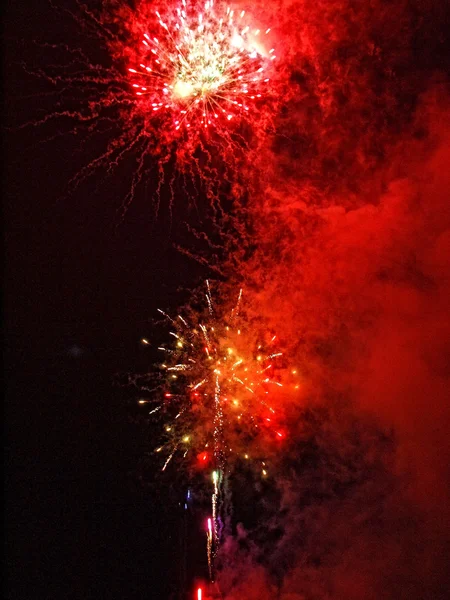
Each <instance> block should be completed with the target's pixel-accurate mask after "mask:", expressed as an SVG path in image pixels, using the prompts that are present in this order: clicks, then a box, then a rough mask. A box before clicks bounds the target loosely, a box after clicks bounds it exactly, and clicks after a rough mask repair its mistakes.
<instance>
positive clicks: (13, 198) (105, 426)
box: [3, 2, 204, 600]
mask: <svg viewBox="0 0 450 600" xmlns="http://www.w3.org/2000/svg"><path fill="white" fill-rule="evenodd" d="M65 4H67V5H69V3H65ZM59 5H60V6H61V5H63V3H59ZM61 28H62V29H61ZM3 33H4V52H3V84H4V114H5V117H4V126H5V127H4V131H3V144H4V146H3V153H4V159H5V166H4V177H3V186H4V222H5V226H4V243H5V273H4V275H5V277H4V279H5V288H4V289H5V297H4V315H5V319H4V323H5V354H4V361H5V373H6V415H5V416H6V431H5V433H6V481H5V484H6V513H5V518H6V557H7V558H6V565H7V583H6V587H5V590H6V593H5V597H7V598H9V599H11V600H13V599H14V600H15V599H17V600H19V599H26V598H55V599H56V598H58V599H59V598H85V599H87V598H110V599H114V598H117V599H118V598H128V599H132V598H144V597H145V598H168V597H190V591H189V590H183V587H184V586H183V585H181V575H180V570H181V564H180V557H181V556H182V555H181V554H180V548H181V546H180V544H181V543H184V542H183V540H182V539H181V538H182V533H180V532H182V527H181V525H182V523H183V521H182V516H181V512H180V510H179V509H177V504H176V502H175V500H176V496H173V495H172V496H170V498H169V496H167V490H165V488H164V487H162V488H161V490H158V487H157V486H156V487H152V488H151V489H143V488H142V487H141V486H140V485H139V483H138V482H137V477H136V475H135V474H136V471H138V470H139V462H140V459H141V458H142V456H143V454H144V453H145V452H146V451H147V450H148V449H149V446H150V444H151V442H150V439H149V438H150V437H151V431H149V430H148V429H147V428H145V427H142V426H141V425H139V424H137V423H136V422H135V421H134V419H133V418H130V413H131V414H133V413H134V412H135V405H136V398H137V396H136V393H135V392H130V390H124V389H122V388H120V387H118V386H116V385H114V381H115V376H116V374H117V373H123V372H133V371H145V369H146V368H147V367H148V366H149V365H150V363H151V349H150V350H148V348H146V347H145V346H143V345H142V344H141V343H140V339H141V338H142V337H145V336H147V337H151V335H152V325H151V320H152V318H153V317H154V316H155V312H156V308H157V307H158V306H160V307H163V308H167V307H171V306H173V307H175V306H177V304H178V303H179V302H180V301H184V300H186V297H187V292H183V291H182V292H181V293H178V294H177V293H176V290H177V289H179V287H180V286H181V287H183V289H185V287H184V286H186V287H188V286H191V285H194V286H195V285H196V283H197V282H198V281H199V280H200V278H201V277H203V275H204V273H203V271H202V270H201V269H199V267H198V266H197V265H195V264H193V262H192V261H190V260H189V259H187V258H185V257H184V256H182V255H181V254H180V253H179V252H177V251H176V250H175V249H174V248H173V241H174V239H175V240H176V241H178V242H179V241H180V237H178V239H177V228H178V229H179V230H180V231H181V227H182V226H181V222H182V218H180V219H178V218H177V217H176V216H175V217H174V216H173V214H172V215H171V214H170V212H169V211H168V210H167V208H165V201H166V200H167V198H165V197H164V196H163V197H162V202H161V205H162V208H161V210H160V212H159V214H158V216H155V208H154V205H153V202H152V199H151V192H147V193H145V192H143V193H142V194H141V195H140V196H139V197H138V198H136V201H135V202H133V204H132V205H131V207H130V210H129V211H128V212H127V214H126V215H125V217H121V216H120V205H121V200H122V197H121V194H122V192H124V193H126V189H127V188H126V186H127V183H126V177H127V176H128V177H129V176H130V173H131V174H132V171H130V170H127V168H128V167H127V166H125V170H124V172H123V173H118V174H116V175H115V176H113V178H112V180H111V181H108V180H106V183H104V185H103V183H100V181H99V176H94V178H91V179H90V180H89V181H88V182H87V183H85V184H83V185H81V186H80V188H78V189H77V190H76V191H75V192H74V193H72V194H70V195H67V194H66V191H67V182H68V180H69V178H70V177H71V176H72V175H73V174H74V173H76V171H77V168H81V167H82V166H83V164H84V163H85V157H84V156H83V153H82V152H81V153H80V152H79V147H80V139H79V138H80V136H79V135H78V136H77V135H71V134H69V135H63V136H61V137H59V136H58V137H56V138H55V139H53V140H51V141H46V138H49V137H52V135H53V134H54V133H57V132H58V131H62V132H63V133H64V132H67V131H70V129H71V127H70V126H67V124H66V123H64V122H61V121H58V123H57V124H56V125H55V126H54V128H53V125H50V127H49V128H45V127H44V128H43V127H40V126H36V127H34V126H33V125H31V126H29V127H24V128H22V127H21V125H22V124H24V123H26V122H27V121H29V120H30V119H31V120H37V119H38V118H39V117H42V116H43V115H45V114H46V113H47V112H49V111H51V105H52V102H54V99H52V97H51V96H48V95H46V94H47V92H49V91H51V86H49V84H48V82H46V81H45V78H40V77H34V76H31V75H29V74H27V70H29V68H30V67H29V65H32V66H33V67H34V68H36V66H37V67H39V66H40V67H41V68H42V69H43V70H44V71H45V68H46V64H47V61H48V60H49V58H48V55H47V53H46V50H45V49H43V48H42V46H40V45H36V44H35V42H36V40H37V41H39V42H42V41H43V40H44V41H45V40H46V39H48V40H49V41H52V40H59V39H61V33H63V36H64V38H65V39H66V40H67V43H68V44H69V45H71V44H74V45H76V44H77V43H78V42H79V36H80V35H81V34H80V32H79V29H78V26H77V25H76V23H75V22H74V21H73V19H71V18H70V17H69V16H67V15H66V17H64V15H63V14H61V13H60V12H57V11H55V10H54V9H53V8H52V7H51V6H50V4H47V3H45V2H43V3H41V2H36V3H32V2H28V3H17V2H8V5H7V9H6V11H5V15H4V22H3ZM85 43H88V44H91V46H92V47H91V48H90V50H91V51H93V52H95V51H96V49H95V43H96V42H95V40H94V41H92V40H90V41H89V40H88V41H87V42H86V41H85ZM99 46H100V44H99ZM99 52H100V51H99ZM39 53H40V54H41V56H39ZM103 58H104V57H102V56H100V60H102V59H103ZM89 150H90V151H91V152H92V154H93V155H95V153H96V152H101V151H102V150H103V147H102V145H101V141H99V142H98V148H97V147H95V146H94V147H92V145H91V146H90V147H89ZM131 168H132V167H131V166H130V167H129V169H131ZM122 175H123V176H124V180H122ZM128 181H129V179H128ZM180 235H181V234H180ZM149 352H150V354H149ZM199 560H200V571H201V563H202V560H203V559H199ZM192 562H193V563H195V558H194V559H193V560H192ZM187 586H188V588H189V586H190V583H188V584H187ZM184 593H185V594H187V596H183V594H184ZM179 594H180V595H179Z"/></svg>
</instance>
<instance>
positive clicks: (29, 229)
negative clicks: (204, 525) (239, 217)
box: [2, 0, 450, 600]
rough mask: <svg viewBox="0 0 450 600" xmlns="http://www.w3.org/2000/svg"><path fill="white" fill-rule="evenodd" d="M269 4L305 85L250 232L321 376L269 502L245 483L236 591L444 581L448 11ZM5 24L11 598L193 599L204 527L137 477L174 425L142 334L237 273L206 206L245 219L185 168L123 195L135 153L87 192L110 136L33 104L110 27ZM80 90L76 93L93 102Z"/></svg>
mask: <svg viewBox="0 0 450 600" xmlns="http://www.w3.org/2000/svg"><path fill="white" fill-rule="evenodd" d="M254 4H255V10H258V13H259V14H261V15H262V17H264V18H266V17H267V18H270V20H271V22H276V23H278V24H279V25H280V27H279V30H278V33H277V35H278V44H279V47H280V48H281V49H283V50H284V53H285V56H286V63H287V65H288V66H287V67H286V69H285V70H284V71H283V76H284V77H286V81H287V83H288V85H287V92H286V94H285V95H284V96H283V102H280V105H278V106H277V112H276V113H275V115H274V122H275V126H276V135H275V136H274V137H273V139H271V141H270V143H267V144H266V146H264V151H261V153H260V154H259V156H258V160H257V161H255V162H254V163H252V167H254V169H255V173H257V176H256V177H255V179H257V181H256V183H255V181H252V185H250V184H249V186H248V190H247V193H248V194H247V196H246V199H247V200H248V198H250V200H249V204H248V206H246V211H243V214H244V215H246V218H247V225H248V224H249V223H251V225H252V235H253V236H254V238H253V239H250V238H249V234H248V231H249V230H248V229H245V228H244V229H242V230H240V231H241V233H240V235H242V236H243V237H242V238H238V242H239V244H241V246H242V247H244V248H246V249H251V252H250V251H249V254H248V256H249V257H250V258H249V260H246V261H245V262H242V264H241V265H240V268H239V270H238V272H236V273H235V276H236V279H239V280H240V281H241V280H242V279H245V280H246V282H247V286H248V288H249V290H250V292H249V295H250V296H251V299H252V302H251V305H252V310H255V306H257V307H258V311H260V314H261V315H262V316H263V317H264V318H266V319H268V321H269V322H270V323H271V325H272V326H273V328H274V329H276V330H277V331H279V332H280V335H281V336H282V337H283V339H285V340H287V345H288V346H289V350H290V351H291V353H292V355H293V359H294V360H296V361H297V364H299V365H301V366H303V377H304V382H305V383H304V392H303V393H302V396H301V398H302V400H301V403H300V404H295V403H293V404H292V405H291V407H290V410H291V413H290V415H291V419H292V420H291V424H290V426H291V436H292V442H291V444H290V445H289V446H288V447H287V450H286V453H285V454H284V455H283V456H280V457H279V465H278V466H279V468H280V477H279V479H278V480H276V482H275V483H274V484H271V486H270V487H269V488H268V489H267V490H265V492H266V494H265V496H264V500H262V501H261V498H260V497H259V496H258V494H261V493H262V492H261V488H258V490H257V492H255V495H253V492H250V491H248V490H247V492H248V496H247V495H246V494H245V493H244V494H243V495H241V496H240V497H239V498H236V502H235V508H236V511H237V514H238V515H242V520H243V521H244V525H242V526H241V527H240V528H238V529H237V533H236V538H235V539H231V538H230V539H229V540H227V543H226V544H224V550H223V560H224V564H225V565H226V568H225V569H224V575H223V585H224V589H227V590H228V591H229V595H228V596H226V597H227V599H229V600H234V598H240V600H244V599H245V600H251V599H252V598H258V600H263V599H264V600H265V599H266V598H267V599H268V600H271V598H275V597H279V598H281V599H282V600H304V599H307V600H310V599H311V600H312V599H316V598H317V599H318V600H325V599H327V598H333V600H341V599H343V598H345V599H346V600H363V599H364V600H368V599H369V600H372V599H373V600H380V598H383V599H384V598H385V599H386V600H390V599H391V598H392V599H394V598H395V599H396V600H397V599H398V598H405V599H406V598H408V600H416V599H417V600H424V599H425V598H426V599H427V600H438V599H440V598H444V597H445V590H446V589H448V586H447V584H448V574H447V575H446V567H445V565H446V563H447V561H446V557H447V555H448V547H449V546H448V544H449V542H448V540H449V537H450V536H449V535H448V532H449V531H450V525H449V523H450V516H449V510H448V500H449V496H448V489H449V481H450V479H449V473H448V460H447V459H448V458H450V448H449V445H448V435H447V433H448V428H449V427H450V417H449V411H448V406H449V403H448V400H449V398H448V390H449V389H450V387H449V385H448V384H449V358H448V357H449V356H450V352H449V344H448V340H449V339H450V337H449V336H450V321H449V313H448V306H449V305H450V300H449V299H450V287H449V283H448V282H449V279H448V274H449V272H450V265H449V257H450V245H449V240H450V237H449V233H448V232H449V231H450V215H449V208H448V207H449V199H448V189H449V185H450V182H449V181H448V164H449V161H450V157H449V151H448V148H449V141H450V131H449V130H448V123H449V122H450V119H449V115H450V111H449V107H450V100H449V98H450V94H449V90H448V76H449V70H450V58H449V57H450V52H449V49H450V43H449V41H448V30H449V28H448V27H447V25H448V23H449V11H448V10H446V7H445V6H443V5H444V4H445V3H441V2H437V1H436V2H434V1H432V0H430V1H429V2H426V1H423V2H422V1H419V0H414V1H412V0H411V1H406V0H404V1H403V0H402V1H401V2H398V3H395V6H393V5H392V4H393V3H391V2H387V1H383V0H376V1H374V2H372V3H367V5H366V4H364V3H353V2H352V1H351V0H342V1H338V0H336V1H333V2H331V1H328V0H323V1H322V2H320V1H319V2H309V0H300V1H299V2H290V1H284V2H281V1H280V2H278V3H274V6H275V4H276V7H275V8H271V7H267V6H264V3H262V2H255V3H254ZM58 5H59V6H60V7H63V8H64V7H66V6H67V7H69V6H70V7H72V6H74V4H73V3H71V2H69V1H67V2H65V1H64V2H59V3H58ZM277 11H278V12H277ZM3 33H4V48H3V50H4V51H3V57H2V58H3V85H4V94H5V98H4V126H5V127H4V130H3V156H4V177H3V188H4V189H3V191H4V193H3V198H4V200H3V215H4V243H5V269H4V281H5V286H4V288H5V292H4V331H5V333H4V336H5V353H4V364H5V374H6V377H5V380H6V403H5V408H6V410H5V413H6V414H5V416H6V426H5V431H6V504H7V506H6V513H5V514H6V524H7V532H6V534H7V535H6V542H7V571H8V573H7V575H8V579H7V584H6V594H5V597H6V598H8V600H28V599H36V598H45V599H49V600H50V599H55V600H56V599H60V598H73V599H74V600H75V599H77V600H78V599H81V598H83V599H88V598H92V599H94V598H96V599H97V598H109V599H111V600H114V599H115V598H117V599H119V598H126V599H129V600H132V599H134V598H136V599H138V598H139V599H141V598H156V599H157V598H161V599H166V598H178V597H180V598H182V597H184V596H182V595H177V594H181V593H182V592H180V590H181V589H182V586H181V585H180V583H179V582H180V581H181V571H182V566H183V560H182V559H181V557H182V556H183V554H184V555H186V553H185V552H183V550H182V548H183V543H185V542H186V539H188V542H187V543H188V544H190V543H192V545H193V547H194V550H193V551H191V552H190V553H188V567H187V568H188V584H189V585H191V582H192V581H191V577H192V576H194V575H200V576H203V575H204V567H205V565H204V553H203V547H201V548H200V543H198V539H197V538H195V536H193V535H192V532H191V533H189V535H188V538H186V537H183V536H184V533H183V532H184V521H183V516H182V513H181V512H180V511H179V509H178V507H177V498H178V497H177V492H173V491H171V490H170V488H169V487H167V486H159V487H158V486H149V487H146V488H142V487H141V486H140V485H139V484H138V483H137V477H136V472H138V471H139V465H140V461H141V458H142V456H143V455H144V454H145V452H146V451H147V450H148V448H149V436H151V433H152V430H151V428H150V429H147V428H145V427H142V426H141V425H139V424H138V423H137V422H136V419H134V417H135V416H136V414H137V413H136V406H135V400H136V395H135V392H134V391H133V390H129V389H123V388H121V387H119V386H117V385H115V384H114V381H115V380H116V376H117V374H120V373H129V372H135V371H137V372H141V371H145V370H146V369H147V368H148V366H149V364H150V362H151V356H152V354H151V350H150V351H149V350H148V349H146V348H145V347H143V346H142V344H140V339H141V338H142V337H149V336H150V337H151V334H152V331H153V329H152V318H153V317H154V315H155V312H156V309H157V307H162V308H167V309H170V308H173V309H175V308H176V307H177V306H179V305H181V304H183V303H184V302H186V301H188V300H189V294H190V292H189V290H192V289H194V288H195V287H196V286H198V284H199V283H200V282H201V281H202V280H204V279H205V278H206V277H208V276H211V275H212V276H213V277H214V275H215V272H214V271H211V270H210V269H209V268H207V267H206V266H202V265H200V264H199V263H198V262H197V261H195V260H193V259H192V258H190V257H188V256H187V255H186V254H185V253H182V252H180V251H179V250H177V247H178V246H182V247H183V248H187V249H188V250H189V251H192V252H193V253H195V254H197V253H200V254H202V255H203V256H206V257H207V258H208V261H209V262H211V263H215V264H217V261H218V260H220V256H221V252H222V251H223V249H220V248H219V249H218V250H216V249H214V251H211V255H208V251H207V249H206V250H205V246H204V245H203V240H202V239H200V238H198V237H196V236H195V233H193V232H192V231H191V230H190V229H189V228H188V227H187V226H186V222H189V224H190V225H192V226H193V227H196V228H197V229H198V230H204V231H206V232H207V233H208V234H209V235H210V238H211V239H212V240H214V241H218V242H220V243H222V242H223V239H224V238H223V237H220V235H219V234H218V231H217V229H216V227H217V221H215V222H214V225H212V224H211V223H212V222H211V220H210V219H209V217H210V212H209V204H208V201H207V200H206V196H205V194H204V193H203V192H202V188H200V193H199V194H198V197H197V204H196V206H192V204H190V203H188V202H185V198H184V196H183V194H180V193H178V194H177V196H176V199H175V203H174V204H173V205H172V204H171V198H170V194H169V192H168V189H167V186H166V187H164V186H163V189H162V194H161V202H160V209H159V212H157V211H156V209H155V203H154V196H153V192H154V189H155V184H154V181H153V180H152V179H151V178H150V180H149V181H150V182H149V184H148V186H141V187H139V189H138V192H137V194H136V197H135V199H134V201H133V202H132V203H131V205H130V206H129V208H128V211H127V212H126V213H125V215H123V214H122V211H121V203H122V200H123V198H124V196H125V195H126V193H127V192H128V190H129V186H130V176H131V177H132V173H133V168H134V167H133V164H132V161H131V162H130V161H128V162H127V161H125V162H124V164H123V165H122V166H121V167H120V168H119V169H118V170H117V171H115V172H114V173H113V174H112V175H109V174H107V173H106V172H105V170H104V169H99V170H95V171H94V172H93V175H92V176H90V177H89V178H88V179H86V180H85V181H82V182H81V184H80V185H79V186H78V187H76V188H75V189H69V188H70V186H68V182H69V181H70V179H71V178H72V177H73V176H74V175H75V174H76V173H78V172H80V170H81V169H82V168H83V166H84V165H85V162H86V161H85V158H86V156H89V158H90V159H91V158H92V157H95V156H96V155H98V154H99V153H101V152H102V150H103V149H104V141H105V139H106V138H107V137H108V135H109V134H107V133H106V134H104V136H105V137H103V138H102V134H100V135H99V136H93V137H90V136H89V135H87V132H86V129H85V128H83V127H75V129H74V125H73V121H70V122H66V121H64V119H62V120H61V119H58V120H56V121H55V122H54V123H49V124H45V125H44V126H42V125H39V126H34V125H33V123H35V122H36V121H39V120H40V119H42V118H43V117H45V115H47V114H50V113H52V111H54V110H59V109H60V108H61V107H60V106H55V95H54V93H53V92H54V89H53V88H52V84H51V82H49V81H48V79H47V77H46V74H47V73H48V72H49V71H51V73H52V74H55V72H56V73H58V72H62V74H63V75H65V74H67V72H68V71H67V70H66V71H65V70H64V69H63V68H62V67H61V66H60V65H61V64H64V60H65V59H61V61H60V62H57V66H56V67H55V66H54V65H53V66H52V64H53V63H52V61H54V60H55V54H54V51H52V50H50V49H49V48H46V47H45V42H48V43H50V44H53V43H55V44H56V43H61V41H62V40H63V41H64V40H65V43H67V46H68V47H70V48H72V47H80V45H81V47H83V51H85V52H86V53H87V54H88V55H89V56H90V57H93V60H95V61H96V62H97V63H100V64H107V63H108V55H107V53H106V52H105V49H104V47H102V46H101V43H100V40H101V38H98V37H96V36H89V35H86V31H84V32H83V29H82V28H81V29H80V27H79V25H78V24H77V23H76V21H74V19H72V18H71V17H70V15H68V14H67V13H65V12H64V10H63V11H58V10H55V9H54V8H53V7H52V6H51V4H47V3H38V2H36V3H32V2H27V3H18V2H12V1H8V3H7V9H6V11H5V14H4V23H3ZM64 56H65V55H64ZM58 69H61V71H58ZM39 70H42V73H41V74H39ZM69 70H70V69H69ZM31 72H33V73H34V74H32V73H31ZM283 89H284V90H285V89H286V88H283ZM71 94H72V95H71ZM64 98H65V101H67V102H68V103H69V110H72V109H74V107H77V106H79V105H80V106H81V105H83V102H85V101H86V96H84V92H83V90H81V91H80V92H79V95H78V96H77V94H75V96H73V89H72V91H71V93H70V94H69V95H68V96H64ZM30 123H31V124H30ZM75 123H76V120H75ZM60 134H62V135H60ZM168 169H169V171H167V172H166V174H167V173H170V166H169V167H168ZM177 190H178V191H180V188H177ZM191 192H192V189H191ZM225 202H226V201H225ZM228 207H229V205H228ZM224 222H225V225H222V222H221V221H220V219H219V226H220V234H224V233H225V234H226V233H227V229H226V228H227V226H228V225H229V223H230V221H224ZM231 233H232V235H233V236H235V234H236V232H235V231H234V230H233V231H232V232H231ZM216 235H218V237H217V238H215V237H214V236H216ZM245 236H247V237H245ZM244 238H245V239H244ZM235 242H236V239H235V238H233V239H232V241H231V242H230V243H229V245H228V247H227V249H228V250H229V249H230V248H235V247H236V243H235ZM227 244H228V242H227ZM218 257H219V258H218ZM230 258H231V259H233V256H231V257H230ZM238 259H239V256H238V255H236V258H235V264H236V262H237V261H238ZM232 262H233V260H231V263H232ZM349 406H350V407H351V408H349ZM239 476H240V475H238V476H237V479H239ZM235 485H236V489H238V490H239V489H240V490H241V491H242V490H245V489H246V486H247V484H246V482H245V481H241V482H239V481H237V482H235ZM258 498H259V500H258ZM257 502H260V504H258V509H257V511H256V513H255V512H254V511H253V508H254V506H256V503H257ZM249 507H250V508H249ZM255 510H256V509H255ZM255 514H256V515H259V517H260V518H259V520H258V519H256V521H258V523H257V525H255ZM194 521H195V517H192V522H190V523H189V524H188V527H187V529H188V530H189V527H193V528H194V530H195V526H196V525H195V522H194ZM180 532H181V533H180ZM189 536H190V537H189ZM350 539H352V540H354V542H353V543H347V540H350ZM191 540H194V541H192V542H191ZM189 585H188V587H189ZM189 593H190V591H189ZM277 594H278V596H277ZM187 597H190V596H189V595H188V596H187Z"/></svg>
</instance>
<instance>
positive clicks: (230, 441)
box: [152, 283, 286, 535]
mask: <svg viewBox="0 0 450 600" xmlns="http://www.w3.org/2000/svg"><path fill="white" fill-rule="evenodd" d="M241 298H242V291H241V292H240V293H239V295H238V299H237V302H236V304H235V306H234V308H233V309H232V311H231V313H228V314H227V315H225V316H223V315H222V312H221V310H220V309H218V310H216V309H215V307H214V303H213V299H212V295H211V290H210V288H209V284H208V283H207V291H206V298H205V299H206V306H207V311H206V312H205V314H203V315H202V316H203V317H204V319H201V320H196V321H195V322H194V323H190V321H189V320H187V318H185V317H183V316H182V315H178V316H177V318H176V319H173V318H171V317H169V316H168V315H167V314H166V313H164V312H163V311H160V313H161V314H162V315H163V316H164V317H165V318H166V319H167V320H168V321H169V323H170V326H171V331H170V332H169V336H170V339H171V340H173V342H171V343H169V344H166V345H164V346H159V348H158V349H159V351H160V352H161V353H162V354H163V361H164V362H163V363H162V364H161V369H162V370H163V372H164V373H165V377H164V382H165V383H164V385H163V389H161V392H160V393H161V396H162V398H161V402H160V404H157V406H156V407H155V408H153V409H152V412H154V411H156V409H159V411H160V412H161V413H162V418H163V419H164V420H165V423H164V438H165V443H164V444H163V445H162V446H159V447H158V448H157V451H158V452H160V451H162V450H164V453H165V459H164V463H163V465H162V470H165V469H166V468H167V466H168V465H169V463H170V462H171V461H172V459H173V458H174V457H175V456H177V457H179V458H186V457H188V458H191V459H193V460H194V462H195V463H196V464H197V465H198V467H200V468H202V467H206V466H213V467H214V468H215V470H214V471H213V475H212V479H213V483H214V488H215V491H214V497H215V498H217V497H218V491H217V486H218V483H219V482H220V480H221V478H222V475H221V474H222V473H223V472H224V471H225V470H226V467H227V465H229V464H230V461H233V460H235V459H236V458H239V459H241V460H242V459H244V460H249V458H250V454H252V451H251V449H253V451H254V452H253V454H254V456H253V457H252V458H255V460H256V462H257V464H258V465H259V466H260V467H263V466H264V463H263V461H262V460H260V457H261V456H264V455H265V454H266V453H267V451H268V445H269V444H270V443H277V442H281V441H282V440H283V438H284V436H285V434H284V431H283V427H282V420H283V417H282V411H281V410H280V409H279V408H278V407H276V404H277V403H278V404H279V403H280V399H281V398H282V388H283V383H282V381H281V380H282V378H283V374H284V372H285V371H286V369H285V364H284V362H283V353H282V352H281V351H280V350H279V349H278V348H277V337H276V335H275V334H273V333H272V332H267V331H266V332H264V331H262V332H261V331H260V330H259V329H256V328H252V327H248V326H246V324H245V319H242V318H241V316H240V314H239V310H240V304H241ZM156 402H158V400H156ZM191 462H192V461H191ZM262 471H263V469H261V472H262ZM263 474H264V473H263ZM213 511H214V506H213ZM216 535H217V532H216Z"/></svg>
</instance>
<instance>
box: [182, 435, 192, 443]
mask: <svg viewBox="0 0 450 600" xmlns="http://www.w3.org/2000/svg"><path fill="white" fill-rule="evenodd" d="M190 439H191V438H190V437H189V436H188V435H185V436H184V438H183V442H189V440H190Z"/></svg>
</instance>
